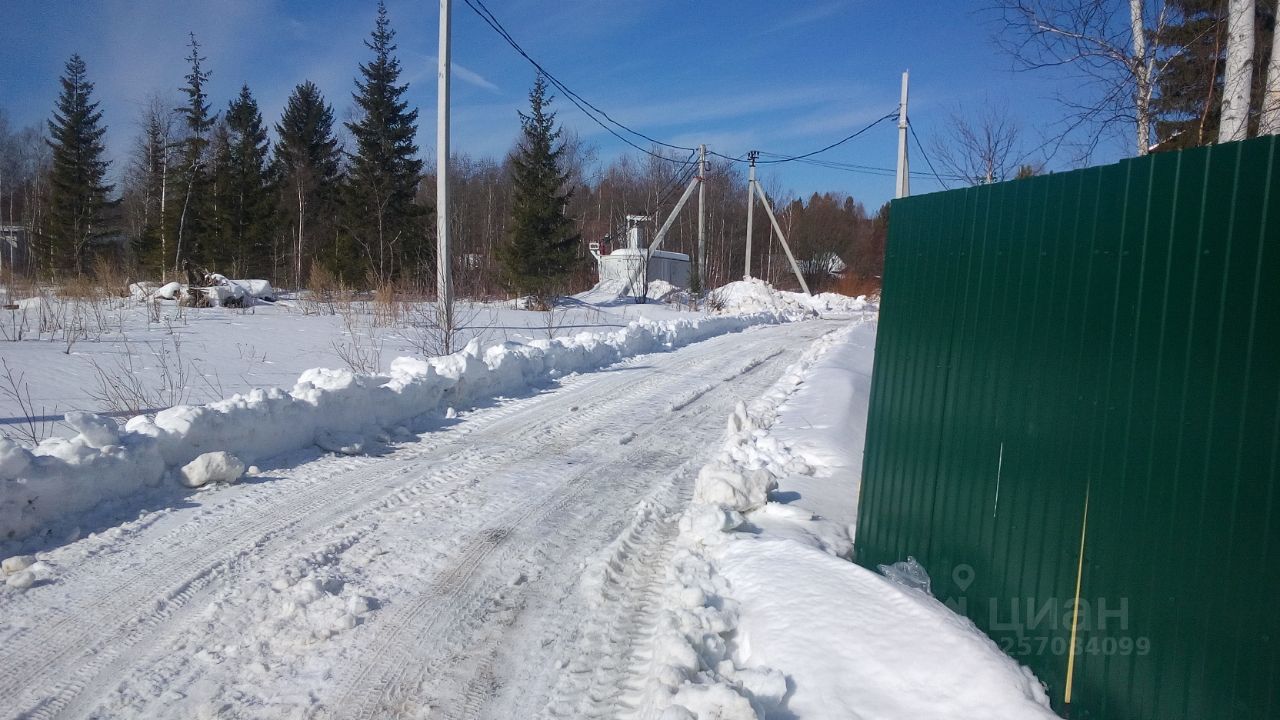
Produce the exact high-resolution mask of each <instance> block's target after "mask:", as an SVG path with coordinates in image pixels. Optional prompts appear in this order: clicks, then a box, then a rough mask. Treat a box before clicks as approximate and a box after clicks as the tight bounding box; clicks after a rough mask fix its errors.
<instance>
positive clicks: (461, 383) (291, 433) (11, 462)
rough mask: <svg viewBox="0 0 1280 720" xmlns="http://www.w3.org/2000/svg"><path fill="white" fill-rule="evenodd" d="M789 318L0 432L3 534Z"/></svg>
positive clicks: (307, 380) (717, 322)
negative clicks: (29, 432) (215, 463)
mask: <svg viewBox="0 0 1280 720" xmlns="http://www.w3.org/2000/svg"><path fill="white" fill-rule="evenodd" d="M787 319H788V318H787V317H786V316H784V315H781V314H777V313H757V314H754V315H742V316H716V317H699V318H690V319H680V320H666V321H653V320H647V319H641V320H637V321H634V322H632V323H631V324H629V325H628V326H626V327H625V328H621V329H619V330H615V331H612V332H608V333H585V332H584V333H580V334H578V335H576V336H572V337H563V338H556V339H554V340H545V339H540V340H536V341H533V342H531V343H529V344H517V343H512V342H507V343H503V344H500V345H495V346H492V347H489V348H487V349H481V347H480V345H479V343H478V342H476V341H472V342H471V343H470V344H468V345H467V347H466V348H465V349H464V350H462V351H460V352H458V353H455V354H453V355H449V356H445V357H439V358H431V359H427V360H422V359H418V358H408V357H402V358H397V359H396V360H395V361H393V362H392V363H391V366H390V369H389V370H388V372H387V373H386V374H374V375H361V374H356V373H353V372H351V371H349V370H332V369H322V368H316V369H311V370H307V371H305V372H304V373H302V375H301V377H299V378H298V381H297V383H296V384H295V385H294V387H293V389H292V390H289V391H286V390H282V389H280V388H268V389H255V390H252V391H250V392H248V393H245V394H241V395H235V396H232V397H231V398H228V399H226V400H221V401H218V402H214V403H210V404H207V405H199V406H178V407H173V408H170V409H168V410H164V411H161V412H159V413H157V414H156V415H155V417H146V416H139V417H135V418H133V419H131V420H129V422H128V423H126V424H125V426H124V428H123V431H121V430H120V429H118V428H117V427H116V425H115V424H114V422H112V421H110V420H107V419H104V418H100V417H98V416H95V415H90V414H87V413H73V414H70V415H68V416H67V422H68V423H69V424H71V425H72V427H73V428H74V429H75V430H76V432H77V434H76V435H75V436H74V437H71V438H69V439H60V438H59V439H50V440H46V441H44V442H42V443H40V444H39V445H37V446H36V447H34V448H28V447H23V446H21V445H19V444H18V443H15V442H13V441H11V440H5V439H0V540H19V539H22V538H25V537H28V536H31V535H33V534H37V533H39V532H41V530H42V529H44V528H48V527H49V526H51V525H52V524H53V523H54V522H56V521H58V520H60V519H62V518H64V517H67V516H72V515H75V514H78V513H81V512H84V511H86V510H89V509H90V508H93V507H95V506H97V505H99V504H100V503H102V502H105V501H109V500H113V499H117V498H122V497H126V496H128V495H131V494H133V493H136V492H139V491H141V490H143V489H145V488H146V487H148V486H154V485H156V484H158V483H160V482H161V481H162V480H163V479H164V477H166V476H167V475H170V474H171V473H172V472H173V471H176V470H177V469H179V468H182V467H183V466H184V465H187V464H188V463H190V462H192V461H193V460H195V459H196V458H197V457H199V456H201V455H203V454H205V453H211V452H219V451H223V452H227V453H231V454H232V455H234V456H235V459H237V460H238V461H239V462H240V463H242V464H243V465H249V464H253V463H255V462H257V461H259V460H262V459H265V458H269V457H272V456H275V455H279V454H281V453H284V452H288V451H291V450H296V449H300V448H305V447H309V446H313V445H319V446H320V447H322V448H325V449H330V450H335V451H340V452H360V451H361V450H362V449H363V448H364V447H366V446H368V445H371V444H379V443H385V442H387V441H389V440H390V435H389V432H388V431H389V430H393V429H395V428H398V427H400V426H401V425H402V424H403V423H404V422H406V421H407V420H410V419H412V418H414V417H417V416H419V415H423V414H426V413H443V412H444V411H445V409H446V408H450V407H468V406H472V405H474V404H475V403H477V402H479V401H482V400H485V399H489V398H492V397H497V396H502V395H513V394H517V393H521V392H524V391H525V390H527V388H529V387H530V386H533V385H537V384H541V383H545V382H547V381H549V380H552V379H554V378H557V377H560V376H562V375H566V374H569V373H574V372H586V371H590V370H595V369H598V368H602V367H605V366H607V365H611V364H613V363H615V362H618V361H619V360H622V359H623V358H626V357H630V356H633V355H639V354H642V353H649V352H658V351H663V350H670V349H673V348H676V347H681V346H684V345H688V344H690V343H695V342H698V341H700V340H704V339H706V338H709V337H712V336H715V335H721V334H724V333H728V332H736V331H739V330H743V329H746V328H747V327H750V326H752V325H758V324H763V323H778V322H783V321H785V320H787ZM184 477H185V476H184Z"/></svg>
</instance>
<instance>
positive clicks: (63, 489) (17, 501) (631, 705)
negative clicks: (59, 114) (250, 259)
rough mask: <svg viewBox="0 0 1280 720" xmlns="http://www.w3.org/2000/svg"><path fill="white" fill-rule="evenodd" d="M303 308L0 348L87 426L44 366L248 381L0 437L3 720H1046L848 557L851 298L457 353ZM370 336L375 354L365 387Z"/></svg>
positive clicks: (986, 663) (496, 331)
mask: <svg viewBox="0 0 1280 720" xmlns="http://www.w3.org/2000/svg"><path fill="white" fill-rule="evenodd" d="M611 295H612V297H611ZM301 305H302V303H301V302H299V301H288V300H285V301H281V302H277V303H275V304H273V305H266V306H262V305H260V306H256V307H254V308H252V309H248V310H233V309H224V308H206V309H201V310H199V311H193V310H192V309H190V308H183V309H181V311H179V309H178V308H176V307H167V308H162V310H163V311H164V312H168V313H179V312H180V313H181V314H183V315H184V317H183V318H182V320H181V323H174V322H170V323H163V322H161V323H160V324H159V325H158V326H157V323H156V322H154V321H153V320H150V319H149V318H148V317H147V313H150V312H153V310H152V309H150V308H147V307H144V308H142V313H143V314H142V316H141V317H137V316H136V315H137V313H138V312H139V309H138V308H132V307H122V308H121V309H120V310H119V312H120V313H121V315H122V316H123V317H124V319H123V320H122V321H121V322H120V323H119V324H118V325H117V328H121V329H122V330H120V336H119V337H116V338H114V339H113V338H109V337H106V335H105V334H104V336H103V337H102V338H100V339H98V340H96V341H89V342H84V341H78V342H76V343H74V344H73V345H72V346H71V347H70V350H71V353H70V354H67V353H63V352H62V349H61V348H59V347H58V344H57V343H56V342H50V341H49V340H48V339H47V338H46V339H45V340H44V341H39V342H37V341H34V340H30V339H28V340H23V341H21V342H13V343H11V344H10V346H12V347H15V348H18V349H19V350H18V352H21V353H25V354H26V355H25V356H23V359H18V358H19V356H18V355H14V354H10V353H9V352H7V348H6V352H5V354H4V358H5V359H6V361H7V362H9V363H10V365H11V366H19V367H20V369H21V370H23V371H25V372H28V373H30V374H31V377H32V378H34V379H33V380H31V381H30V382H31V383H32V386H33V387H36V388H39V391H38V392H39V393H40V397H41V398H42V399H43V400H44V401H46V402H51V403H65V404H66V406H67V407H73V406H75V404H76V403H85V402H86V399H87V400H92V399H93V396H94V394H93V393H92V392H86V391H85V389H84V387H83V384H84V375H85V373H84V371H83V370H78V371H77V370H74V369H73V368H74V367H76V366H75V365H72V364H65V365H62V368H63V372H64V373H66V374H65V375H64V376H62V378H61V380H58V375H57V372H56V371H54V370H51V369H50V367H49V366H51V365H56V364H57V363H60V362H65V363H74V362H76V361H77V360H78V361H80V362H84V361H86V359H87V358H88V357H92V355H93V354H94V353H98V354H99V355H100V356H101V357H100V358H99V359H98V363H99V365H101V363H102V362H104V359H103V358H109V357H110V356H111V355H112V353H116V354H117V355H118V354H119V353H121V352H125V351H122V350H121V349H120V345H122V344H124V343H126V340H125V338H126V337H127V338H128V340H127V342H129V343H133V342H155V343H159V344H163V343H166V342H168V343H172V342H173V340H172V337H173V336H181V337H182V339H181V340H180V341H179V343H180V344H181V348H182V351H183V353H184V355H183V357H184V360H189V361H193V362H194V361H196V360H199V361H200V362H202V363H209V364H210V367H214V366H217V367H231V366H232V365H234V362H233V360H232V359H233V358H236V359H239V360H241V361H243V362H245V367H243V369H242V370H240V371H239V372H237V373H235V375H234V376H232V375H231V373H230V372H229V371H228V372H227V376H228V377H226V378H225V379H224V376H223V375H222V374H219V375H218V376H217V377H218V379H219V380H220V381H221V383H222V385H221V386H219V385H217V384H213V387H209V388H204V389H203V390H201V391H200V392H207V393H208V395H203V396H196V395H195V393H196V392H197V389H196V388H194V387H192V388H190V391H191V393H192V397H189V398H187V400H188V401H189V402H194V401H196V400H197V399H200V398H205V397H208V398H211V399H212V398H218V397H222V396H223V395H221V394H220V393H225V394H226V395H230V394H231V393H232V392H237V391H246V392H244V393H243V394H241V395H237V396H234V397H229V398H228V399H226V400H219V401H217V402H212V403H209V404H204V405H190V406H182V407H175V408H172V409H168V410H163V411H160V412H154V411H153V412H146V413H144V414H142V415H140V416H137V417H134V418H132V419H129V420H128V421H127V422H124V423H123V424H117V422H116V421H114V420H110V419H105V418H100V417H98V416H92V415H87V414H82V415H72V416H71V417H70V418H69V419H68V421H67V422H66V423H65V427H63V428H62V429H61V436H60V437H55V438H53V439H49V440H46V441H45V442H44V443H42V444H41V445H39V446H38V447H34V448H33V447H32V446H31V445H30V444H29V443H28V444H24V443H21V442H14V441H4V440H0V524H3V525H4V526H5V527H4V529H6V532H7V535H8V539H6V540H3V541H0V544H2V546H3V547H2V549H3V552H2V553H0V556H4V557H7V558H8V559H7V560H6V561H5V566H4V568H3V570H4V576H5V580H6V582H5V585H4V586H0V647H3V648H4V652H3V653H2V654H0V697H4V698H5V699H6V702H5V704H4V705H3V706H0V717H218V718H223V717H226V718H286V717H321V718H350V717H369V718H374V717H378V718H381V717H445V718H475V717H481V718H516V717H542V718H579V717H602V718H659V717H661V718H665V719H666V720H673V719H676V718H702V719H703V720H710V719H711V718H723V719H729V718H766V717H774V718H827V717H862V718H902V717H938V718H942V717H992V718H1017V717H1033V718H1034V717H1051V716H1052V715H1051V714H1050V713H1049V711H1048V710H1047V709H1045V701H1044V698H1043V692H1042V691H1040V686H1039V684H1038V682H1037V681H1036V680H1035V678H1034V677H1032V676H1031V675H1030V674H1029V673H1028V672H1027V671H1026V670H1025V669H1023V668H1020V667H1019V666H1018V665H1017V664H1016V663H1014V662H1013V661H1011V660H1009V659H1008V658H1007V657H1006V656H1004V655H1003V654H1001V653H1000V652H999V650H998V649H997V648H996V646H995V645H994V644H993V643H991V642H990V641H989V640H987V639H986V638H985V637H984V636H982V635H981V634H980V633H979V632H978V631H977V630H975V629H974V628H973V627H972V625H970V624H969V623H968V622H967V621H965V620H964V619H962V618H959V617H957V616H955V615H953V614H952V613H950V611H948V610H947V609H946V608H945V607H944V606H942V605H941V604H939V603H937V602H936V601H934V600H933V599H932V598H931V597H929V596H928V595H927V594H925V593H922V592H920V591H918V590H915V589H911V588H907V587H903V586H901V585H898V584H895V583H893V582H890V581H889V580H886V579H885V578H883V577H881V576H880V575H877V574H875V573H871V572H868V571H866V570H863V569H861V568H859V567H858V566H856V565H854V564H853V563H851V562H850V561H849V559H848V557H849V554H850V550H851V542H850V538H851V536H852V524H853V522H854V518H855V513H856V497H857V486H858V473H859V468H860V465H861V458H860V454H859V451H858V449H859V448H861V445H862V441H861V438H862V435H863V431H864V427H863V425H864V422H865V413H866V393H867V390H868V388H869V376H870V367H871V351H872V347H873V345H874V333H875V322H874V317H875V316H874V307H868V306H867V305H866V303H865V302H862V301H855V300H853V299H847V298H846V299H840V298H833V297H825V298H819V299H817V300H816V301H815V300H811V299H806V298H801V297H799V296H795V295H791V294H781V293H776V292H774V291H772V290H771V289H769V288H768V287H767V286H763V285H762V284H757V283H752V284H734V285H732V286H729V287H728V288H726V290H725V292H722V293H721V294H720V295H719V297H718V298H717V300H716V302H715V307H714V308H698V309H692V308H688V307H682V306H680V305H676V304H660V303H654V304H645V305H635V304H633V303H630V302H627V301H623V300H619V299H618V298H617V297H616V294H613V293H610V292H609V290H608V289H607V288H604V289H597V291H596V292H594V293H589V294H585V295H583V296H579V297H577V298H574V299H572V300H571V301H569V302H568V303H567V304H566V305H565V306H564V307H563V308H561V309H558V310H556V311H553V312H552V313H541V312H534V311H526V310H519V309H516V308H513V307H510V306H492V305H491V306H478V307H477V311H478V312H484V313H489V315H490V316H491V317H492V318H493V321H485V322H475V323H469V326H470V330H471V331H470V332H469V334H468V335H466V336H463V337H462V338H460V341H461V340H468V341H470V340H474V342H469V343H468V344H466V347H465V348H464V349H462V350H461V351H459V352H457V353H455V354H453V355H449V356H445V357H425V356H424V355H425V354H424V353H420V352H414V351H413V350H416V348H413V343H408V342H407V341H406V340H404V338H405V337H406V336H407V333H410V332H412V331H413V330H412V328H411V326H406V325H403V324H402V325H396V324H394V323H391V322H384V321H379V320H377V319H376V312H375V308H374V307H372V306H370V307H367V308H366V307H360V308H359V309H358V310H359V311H358V313H356V312H352V311H349V310H344V311H343V312H341V313H338V314H335V315H325V314H316V313H312V312H309V311H303V309H302V307H301ZM557 313H558V315H559V317H560V318H561V320H562V322H561V323H560V324H559V325H558V326H557V330H556V331H552V330H550V329H549V328H550V327H551V326H552V325H553V324H554V323H553V322H552V321H550V320H547V319H546V317H547V316H548V315H556V314H557ZM344 314H345V315H347V316H353V315H358V317H360V318H367V319H363V320H360V321H359V322H361V323H363V324H359V325H355V326H354V330H353V326H352V323H353V322H354V321H353V320H351V319H350V317H344ZM352 332H354V333H355V334H357V335H359V334H360V333H362V332H367V333H369V334H370V335H369V336H370V337H375V338H379V339H380V341H381V342H382V348H383V351H384V354H382V355H380V356H378V362H377V363H375V364H371V365H370V366H369V368H368V369H367V370H363V371H362V369H361V368H353V367H352V366H351V365H350V363H346V362H345V361H343V357H344V354H345V353H347V352H348V351H347V350H345V349H343V346H342V343H343V342H344V340H345V341H348V342H350V341H349V340H347V339H348V338H349V336H350V334H351V333H352ZM170 333H172V335H171V334H170ZM135 337H136V338H138V339H137V340H135ZM153 337H154V339H153V340H142V338H153ZM397 337H400V338H401V340H399V341H397V340H396V338H397ZM236 342H240V343H250V344H252V345H253V346H254V348H255V350H256V349H257V348H259V346H262V347H270V348H272V351H273V352H277V353H279V354H278V356H276V357H270V356H268V357H267V358H265V359H263V360H252V361H244V359H243V358H242V357H241V352H240V351H237V350H236V349H235V343H236ZM397 342H401V343H406V345H407V351H406V346H400V345H396V343H397ZM228 343H230V349H228ZM113 344H114V347H115V349H114V350H112V349H111V348H112V347H113ZM90 345H92V346H93V347H89V346H90ZM196 347H200V348H201V350H200V351H199V352H196V351H194V350H193V351H192V352H191V353H190V354H187V350H188V348H193V349H194V348H196ZM388 348H392V350H390V351H387V349H388ZM307 353H314V354H312V355H308V354H307ZM137 354H138V355H141V354H142V353H137ZM335 359H336V360H337V362H333V361H334V360H335ZM268 360H270V362H268ZM158 362H160V363H161V364H160V365H158V366H150V365H148V366H144V367H143V368H142V369H139V370H138V371H137V373H136V374H138V375H139V376H141V377H143V378H147V379H149V381H154V380H155V378H157V377H158V378H160V379H162V380H163V379H164V377H165V374H164V373H165V371H164V370H163V367H164V365H163V362H162V361H158ZM325 366H327V369H326V368H325ZM157 367H159V370H158V371H157V370H156V368H157ZM237 367H239V366H237ZM202 372H203V371H202ZM203 374H206V375H207V374H208V373H207V372H203ZM273 384H274V385H278V386H280V387H282V388H286V389H268V388H264V387H263V386H267V385H273ZM250 388H255V389H252V390H250ZM35 396H36V393H35V392H33V398H34V397H35ZM77 398H79V399H77ZM81 407H87V408H89V409H101V408H97V407H95V406H93V405H92V404H88V405H81ZM19 409H20V408H19ZM126 414H127V413H126ZM124 419H125V418H120V420H121V421H123V420H124ZM726 420H727V421H728V429H727V430H726ZM957 658H960V659H961V660H960V661H957V660H956V659H957Z"/></svg>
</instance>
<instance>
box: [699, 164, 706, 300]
mask: <svg viewBox="0 0 1280 720" xmlns="http://www.w3.org/2000/svg"><path fill="white" fill-rule="evenodd" d="M706 267H707V146H706V145H699V146H698V292H699V293H702V294H704V295H705V294H706V292H707V271H706Z"/></svg>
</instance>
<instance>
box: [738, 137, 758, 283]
mask: <svg viewBox="0 0 1280 720" xmlns="http://www.w3.org/2000/svg"><path fill="white" fill-rule="evenodd" d="M758 157H760V153H759V152H757V151H755V150H752V151H751V152H749V153H747V160H750V161H751V169H750V171H748V175H747V265H746V270H745V271H744V272H743V273H742V277H743V279H744V280H745V279H747V278H749V277H751V215H752V213H753V212H754V211H755V208H756V158H758Z"/></svg>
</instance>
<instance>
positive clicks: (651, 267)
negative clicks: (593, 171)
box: [590, 215, 689, 296]
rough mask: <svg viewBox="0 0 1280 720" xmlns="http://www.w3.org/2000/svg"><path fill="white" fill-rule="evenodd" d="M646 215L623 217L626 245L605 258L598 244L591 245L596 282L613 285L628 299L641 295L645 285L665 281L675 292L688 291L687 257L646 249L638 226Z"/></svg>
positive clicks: (642, 234)
mask: <svg viewBox="0 0 1280 720" xmlns="http://www.w3.org/2000/svg"><path fill="white" fill-rule="evenodd" d="M651 219H652V218H650V217H649V216H647V215H628V216H627V244H626V247H621V248H617V249H615V250H613V251H612V252H610V253H609V254H607V255H603V254H601V252H600V244H599V243H591V245H590V248H591V255H592V257H594V258H595V259H596V265H597V266H598V267H599V269H600V282H617V283H618V284H620V285H623V286H624V289H623V290H622V292H624V293H626V294H628V295H637V296H639V295H643V294H644V293H645V290H646V289H647V288H648V286H649V283H650V282H653V281H654V280H665V281H667V282H669V283H671V284H672V285H675V286H676V287H679V288H687V287H689V256H688V255H685V254H684V253H678V252H667V251H665V250H654V249H652V248H648V247H646V238H645V232H644V227H643V226H642V223H646V222H649V221H650V220H651Z"/></svg>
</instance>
